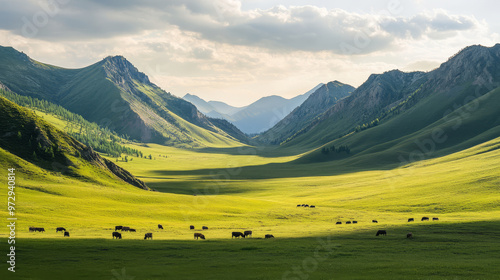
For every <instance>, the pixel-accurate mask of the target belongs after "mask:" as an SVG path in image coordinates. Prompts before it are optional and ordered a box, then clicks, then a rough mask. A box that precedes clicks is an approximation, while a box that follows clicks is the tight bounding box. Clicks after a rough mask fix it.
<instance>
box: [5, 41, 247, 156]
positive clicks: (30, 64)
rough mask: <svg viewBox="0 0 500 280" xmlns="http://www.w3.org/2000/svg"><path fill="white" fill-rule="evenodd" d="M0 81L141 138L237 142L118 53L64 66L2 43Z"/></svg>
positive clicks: (176, 142) (171, 141) (163, 141)
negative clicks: (76, 66)
mask: <svg viewBox="0 0 500 280" xmlns="http://www.w3.org/2000/svg"><path fill="white" fill-rule="evenodd" d="M0 82H2V83H3V84H5V85H6V86H7V87H9V88H10V89H11V90H12V91H14V92H16V93H18V94H21V95H28V96H32V97H36V98H39V99H45V100H48V101H51V102H53V103H56V104H59V105H61V106H63V107H64V108H66V109H68V110H70V111H72V112H74V113H77V114H79V115H81V116H83V117H84V118H86V119H87V120H89V121H91V122H96V123H98V124H100V125H101V126H104V127H108V128H110V129H112V130H114V131H116V132H118V133H120V134H124V135H128V136H129V137H131V138H132V139H136V140H139V141H142V142H156V143H161V144H168V145H178V146H189V147H196V146H206V145H215V146H224V145H234V144H236V143H237V141H238V139H235V138H234V137H232V136H230V135H229V134H228V133H226V132H224V131H223V129H221V128H220V127H218V126H217V125H214V124H213V123H211V122H210V120H209V119H208V118H207V117H205V116H204V115H203V114H201V113H200V112H199V111H198V110H197V109H196V107H195V106H193V105H192V104H191V103H189V102H187V101H185V100H183V99H180V98H177V97H175V96H173V95H171V94H170V93H168V92H165V91H164V90H162V89H160V88H159V87H157V86H156V85H155V84H153V83H151V82H150V81H149V79H148V77H147V76H146V75H145V74H143V73H141V72H139V71H138V70H137V68H135V67H134V66H133V65H132V64H131V63H130V62H129V61H127V60H126V59H125V58H124V57H122V56H115V57H107V58H105V59H103V60H102V61H100V62H97V63H95V64H93V65H90V66H88V67H85V68H81V69H64V68H60V67H55V66H51V65H47V64H43V63H40V62H37V61H35V60H32V59H30V58H29V57H28V56H27V55H25V54H24V53H20V52H18V51H16V50H14V49H13V48H9V47H0ZM218 123H219V124H221V123H220V122H218ZM222 126H223V127H228V125H227V124H224V125H222ZM233 134H234V133H233ZM240 140H241V139H240Z"/></svg>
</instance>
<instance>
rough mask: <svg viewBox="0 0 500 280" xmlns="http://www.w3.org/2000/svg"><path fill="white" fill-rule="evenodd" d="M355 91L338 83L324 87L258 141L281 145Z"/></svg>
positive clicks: (259, 137)
mask: <svg viewBox="0 0 500 280" xmlns="http://www.w3.org/2000/svg"><path fill="white" fill-rule="evenodd" d="M354 90H355V88H354V87H352V86H350V85H346V84H343V83H341V82H338V81H334V82H329V83H328V84H326V85H322V86H321V87H320V88H318V89H317V90H316V91H315V92H314V93H312V94H311V95H310V96H309V97H308V98H307V99H306V101H304V103H302V105H300V106H299V107H297V108H296V109H295V110H293V111H292V112H291V113H290V114H289V115H288V116H286V117H285V118H284V119H283V120H281V121H280V122H279V123H277V124H276V125H275V126H273V127H272V128H271V129H269V130H268V131H266V132H264V133H262V134H261V135H259V136H258V137H257V138H256V139H257V140H259V141H262V142H264V143H269V144H275V145H276V144H280V143H282V142H283V141H285V140H287V139H288V138H289V137H293V136H294V135H295V134H296V133H297V132H298V131H299V130H300V129H301V128H303V127H307V126H308V125H309V124H310V123H311V122H312V121H313V120H314V119H315V118H316V117H318V116H319V115H321V114H322V113H324V112H325V111H326V110H327V109H329V108H330V107H332V106H333V105H335V104H336V103H337V102H338V101H339V100H340V99H342V98H344V97H346V96H348V95H349V94H350V93H351V92H353V91H354Z"/></svg>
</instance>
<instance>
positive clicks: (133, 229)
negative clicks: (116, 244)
mask: <svg viewBox="0 0 500 280" xmlns="http://www.w3.org/2000/svg"><path fill="white" fill-rule="evenodd" d="M128 231H130V232H136V230H135V228H131V229H129V230H128Z"/></svg>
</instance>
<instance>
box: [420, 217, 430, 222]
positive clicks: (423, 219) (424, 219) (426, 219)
mask: <svg viewBox="0 0 500 280" xmlns="http://www.w3.org/2000/svg"><path fill="white" fill-rule="evenodd" d="M428 220H429V217H422V219H421V220H420V221H422V222H423V221H428Z"/></svg>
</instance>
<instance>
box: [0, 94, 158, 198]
mask: <svg viewBox="0 0 500 280" xmlns="http://www.w3.org/2000/svg"><path fill="white" fill-rule="evenodd" d="M0 119H1V122H0V128H1V131H2V132H1V135H0V148H1V149H3V150H5V151H6V152H8V153H10V154H12V155H13V156H14V157H17V158H18V159H19V160H25V161H28V162H30V163H31V164H33V165H36V166H39V167H41V168H43V169H45V170H47V171H51V172H55V173H60V174H61V175H67V176H71V177H74V178H79V179H81V180H86V181H92V182H97V183H101V182H106V184H109V181H111V182H113V181H114V182H115V183H116V182H117V181H118V180H122V181H124V182H126V183H128V184H130V185H133V186H135V187H138V188H141V189H144V190H149V188H148V187H147V186H146V185H145V184H144V182H142V181H141V180H139V179H137V178H135V177H134V176H133V175H132V174H130V173H129V172H128V171H126V170H125V169H123V168H121V167H118V166H117V165H115V164H114V163H112V162H111V161H109V160H107V159H104V158H102V157H101V156H100V155H99V154H98V153H96V152H95V151H93V150H92V148H89V147H87V146H85V145H83V144H81V143H80V142H78V141H76V140H75V139H73V138H72V137H70V136H68V135H67V134H66V133H64V132H62V131H60V130H58V129H56V128H55V127H53V126H52V125H50V124H48V123H46V122H45V121H43V120H41V119H39V118H38V117H36V116H35V115H33V113H32V112H30V111H28V110H26V109H24V108H22V107H20V106H18V105H16V104H14V103H12V102H10V101H8V100H7V99H5V98H3V97H0ZM5 157H12V156H7V155H6V156H5Z"/></svg>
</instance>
